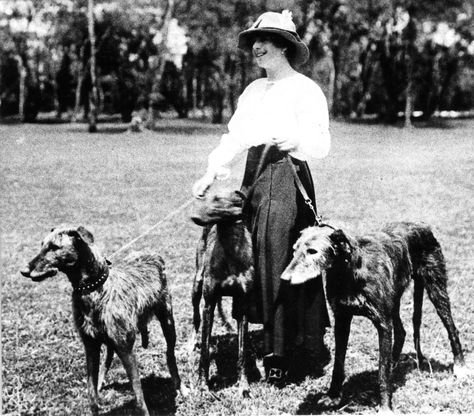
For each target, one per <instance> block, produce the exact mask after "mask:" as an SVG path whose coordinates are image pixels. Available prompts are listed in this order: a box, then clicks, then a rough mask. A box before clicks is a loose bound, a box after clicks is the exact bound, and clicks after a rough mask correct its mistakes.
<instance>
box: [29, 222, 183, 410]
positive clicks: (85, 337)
mask: <svg viewBox="0 0 474 416" xmlns="http://www.w3.org/2000/svg"><path fill="white" fill-rule="evenodd" d="M58 271H60V272H63V273H65V274H66V276H67V277H68V279H69V281H70V282H71V285H72V287H73V292H72V309H73V314H74V323H75V325H76V328H77V330H78V332H79V335H80V337H81V339H82V342H83V343H84V347H85V353H86V361H87V385H88V392H89V400H90V406H91V410H92V413H93V414H94V415H97V414H98V412H99V406H98V387H99V386H100V385H101V384H102V381H103V379H104V377H105V374H106V372H107V370H108V368H109V367H110V364H111V362H112V357H113V354H114V352H115V353H116V354H117V355H118V356H119V358H120V359H121V361H122V363H123V366H124V367H125V370H126V372H127V375H128V377H129V379H130V382H131V384H132V388H133V391H134V393H135V397H136V402H137V408H138V410H139V411H140V414H142V415H149V413H148V409H147V406H146V404H145V400H144V397H143V391H142V387H141V383H140V376H139V374H138V365H137V360H136V357H135V354H134V352H133V344H134V342H135V337H136V333H137V332H141V334H142V344H143V346H144V347H146V346H147V344H148V331H147V324H148V322H149V320H150V319H151V318H152V317H153V316H156V317H157V318H158V320H159V321H160V323H161V327H162V329H163V334H164V336H165V339H166V343H167V352H166V357H167V363H168V368H169V371H170V373H171V377H172V379H173V383H174V385H175V387H176V388H177V389H181V392H182V393H183V394H185V391H184V390H183V389H184V386H182V387H181V380H180V378H179V375H178V368H177V366H176V358H175V354H174V348H175V343H176V332H175V327H174V320H173V311H172V306H171V296H170V294H169V292H168V288H167V283H166V276H165V273H164V262H163V260H162V258H161V257H159V256H157V255H152V254H142V255H137V256H134V257H130V258H127V259H126V260H125V261H124V262H122V264H120V266H117V267H113V268H109V263H108V262H107V260H106V259H105V257H103V256H102V255H101V254H100V253H99V251H98V250H97V248H96V247H95V245H94V238H93V236H92V234H91V233H90V231H88V230H87V229H85V228H84V227H79V228H60V229H53V230H52V231H51V233H49V234H48V235H47V236H46V238H45V239H44V241H43V242H42V245H41V249H40V252H39V253H38V254H37V255H36V256H35V257H34V258H33V260H31V261H30V262H29V263H28V265H27V266H26V267H25V268H24V269H23V270H21V273H22V274H23V275H24V276H25V277H28V278H30V279H31V280H33V281H35V282H39V281H42V280H44V279H46V278H48V277H52V276H55V275H56V274H57V273H58ZM102 344H105V345H106V346H107V357H106V360H105V366H103V367H101V368H100V374H99V363H100V349H101V345H102Z"/></svg>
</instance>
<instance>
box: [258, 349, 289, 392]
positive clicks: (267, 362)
mask: <svg viewBox="0 0 474 416" xmlns="http://www.w3.org/2000/svg"><path fill="white" fill-rule="evenodd" d="M263 366H264V367H265V378H266V380H267V383H269V384H273V385H274V386H277V387H283V386H284V385H285V383H286V376H287V373H288V359H287V358H286V357H282V356H279V355H274V354H268V355H266V356H265V357H263Z"/></svg>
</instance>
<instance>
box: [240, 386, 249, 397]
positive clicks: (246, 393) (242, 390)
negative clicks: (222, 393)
mask: <svg viewBox="0 0 474 416" xmlns="http://www.w3.org/2000/svg"><path fill="white" fill-rule="evenodd" d="M239 395H240V397H242V398H244V399H248V398H250V388H249V386H248V385H246V386H239Z"/></svg>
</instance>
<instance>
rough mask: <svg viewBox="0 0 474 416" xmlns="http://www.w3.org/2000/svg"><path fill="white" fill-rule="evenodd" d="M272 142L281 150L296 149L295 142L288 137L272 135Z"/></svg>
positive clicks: (289, 150)
mask: <svg viewBox="0 0 474 416" xmlns="http://www.w3.org/2000/svg"><path fill="white" fill-rule="evenodd" d="M272 143H273V145H275V146H276V147H277V148H278V150H281V151H282V152H291V151H293V150H295V149H296V143H295V142H294V141H293V140H290V139H282V138H277V137H274V138H273V139H272Z"/></svg>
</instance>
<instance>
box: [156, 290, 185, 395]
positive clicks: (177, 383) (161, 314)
mask: <svg viewBox="0 0 474 416" xmlns="http://www.w3.org/2000/svg"><path fill="white" fill-rule="evenodd" d="M161 309H162V310H160V311H158V312H157V317H158V320H159V321H160V324H161V329H162V330H163V335H164V337H165V340H166V363H167V365H168V370H169V372H170V375H171V379H172V380H173V384H174V388H175V389H176V390H179V391H180V393H181V395H182V396H186V395H187V389H186V388H185V387H184V386H183V385H182V384H181V378H180V377H179V372H178V366H177V365H176V356H175V353H174V350H175V346H176V329H175V325H174V318H173V309H172V307H171V299H169V300H168V301H167V302H166V306H165V307H163V308H161Z"/></svg>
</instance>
